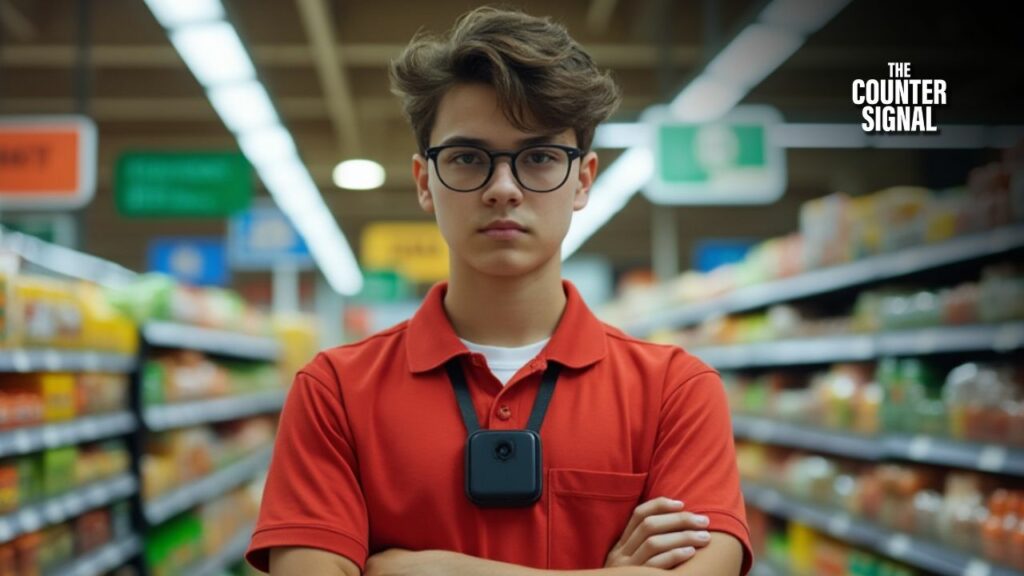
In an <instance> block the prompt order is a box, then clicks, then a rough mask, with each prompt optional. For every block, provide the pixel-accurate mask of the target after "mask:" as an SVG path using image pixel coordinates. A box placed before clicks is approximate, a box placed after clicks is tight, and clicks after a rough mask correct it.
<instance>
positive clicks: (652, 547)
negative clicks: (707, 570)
mask: <svg viewBox="0 0 1024 576" xmlns="http://www.w3.org/2000/svg"><path fill="white" fill-rule="evenodd" d="M682 510H683V503H682V502H679V501H678V500H671V499H669V498H655V499H653V500H648V501H647V502H644V503H643V504H641V505H639V506H637V507H636V510H634V511H633V516H632V517H631V518H630V519H629V524H627V525H626V529H625V530H624V531H623V532H622V536H621V537H620V538H619V541H618V542H616V543H615V546H613V547H612V549H611V551H610V552H608V557H607V559H606V560H605V563H604V565H605V568H609V567H612V566H649V567H652V568H663V569H666V570H671V569H672V568H675V567H676V566H679V565H680V564H682V563H684V562H686V561H687V560H689V559H690V558H693V556H694V554H696V553H697V549H698V548H702V547H704V546H707V544H708V542H710V541H711V537H710V535H709V534H708V532H707V531H706V530H705V528H707V526H708V519H707V518H706V517H704V516H698V515H696V514H690V513H689V512H683V511H682Z"/></svg>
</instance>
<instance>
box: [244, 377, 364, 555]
mask: <svg viewBox="0 0 1024 576" xmlns="http://www.w3.org/2000/svg"><path fill="white" fill-rule="evenodd" d="M315 362H316V361H314V364H315ZM311 366H312V365H311ZM314 367H315V366H314ZM325 373H326V371H325V370H323V369H320V370H318V371H311V370H309V367H307V369H306V370H304V371H302V372H299V374H298V375H297V376H296V377H295V381H294V384H293V385H292V388H291V390H290V391H289V393H288V397H287V399H286V401H285V404H284V408H283V410H282V412H281V419H280V424H279V427H278V431H277V438H276V440H275V443H274V455H273V458H272V459H271V464H270V470H269V472H268V475H267V481H266V487H265V489H264V492H263V503H262V505H261V507H260V515H259V520H258V522H257V524H256V530H255V532H254V533H253V536H252V541H251V542H250V545H249V550H248V552H246V556H245V557H246V560H247V561H248V562H249V563H250V564H251V565H252V566H253V567H255V568H256V569H258V570H262V571H264V572H267V571H269V564H270V549H271V548H275V547H287V546H300V547H306V548H317V549H321V550H325V551H328V552H332V553H334V554H339V555H341V556H345V557H346V558H348V559H349V560H351V561H352V562H354V563H355V564H357V565H358V566H359V567H360V569H362V568H363V567H364V565H365V563H366V557H367V540H368V536H367V534H368V524H367V514H366V503H365V500H364V498H363V493H362V489H361V488H360V484H359V474H358V464H357V460H356V454H355V450H354V448H353V443H352V435H351V431H350V430H349V427H348V422H347V418H346V417H345V410H344V405H343V402H342V397H341V394H340V391H339V386H338V384H337V383H336V382H325V380H328V378H326V377H324V376H326V374H325ZM314 374H315V375H316V376H314ZM321 374H324V376H321Z"/></svg>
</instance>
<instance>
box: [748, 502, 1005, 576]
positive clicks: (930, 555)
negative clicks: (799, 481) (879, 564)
mask: <svg viewBox="0 0 1024 576" xmlns="http://www.w3.org/2000/svg"><path fill="white" fill-rule="evenodd" d="M743 496H744V498H745V499H746V501H747V502H748V503H749V504H750V505H752V506H755V507H757V508H760V509H761V510H764V511H765V512H767V513H769V514H772V515H774V516H779V517H782V518H786V519H789V520H794V521H797V522H800V523H802V524H806V525H808V526H811V527H813V528H815V529H817V530H819V531H821V532H824V533H826V534H829V535H831V536H833V537H834V538H838V539H840V540H844V541H846V542H850V543H852V544H855V545H857V546H860V547H863V548H866V549H868V550H871V551H873V552H876V553H878V554H880V555H882V556H885V557H888V558H892V559H894V560H898V561H900V562H903V563H906V564H909V565H911V566H914V567H916V568H921V569H923V570H928V571H930V572H934V573H936V574H942V575H944V576H964V575H966V576H980V575H988V576H1020V572H1018V571H1016V570H1012V569H1010V568H1005V567H1001V566H996V565H993V564H990V563H988V562H985V561H984V560H981V559H979V558H976V557H974V556H971V555H970V554H967V553H964V552H961V551H958V550H956V549H954V548H951V547H949V546H946V545H943V544H939V543H936V542H931V541H928V540H925V539H922V538H916V537H913V536H910V535H907V534H903V533H901V532H896V531H893V530H889V529H887V528H883V527H881V526H878V525H876V524H874V523H872V522H867V521H864V520H860V519H858V518H854V517H853V516H850V515H849V514H847V513H846V512H843V511H841V510H835V509H831V508H828V507H825V506H818V505H815V504H808V503H805V502H801V501H799V500H796V499H795V498H791V497H789V496H787V495H785V494H782V493H781V492H779V491H778V490H775V489H772V488H768V487H764V486H757V485H755V484H753V483H749V482H744V485H743Z"/></svg>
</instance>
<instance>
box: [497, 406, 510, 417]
mask: <svg viewBox="0 0 1024 576" xmlns="http://www.w3.org/2000/svg"><path fill="white" fill-rule="evenodd" d="M511 417H512V409H511V408H509V407H508V404H502V405H501V408H498V419H499V420H508V419H509V418H511Z"/></svg>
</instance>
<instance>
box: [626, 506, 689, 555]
mask: <svg viewBox="0 0 1024 576" xmlns="http://www.w3.org/2000/svg"><path fill="white" fill-rule="evenodd" d="M707 520H708V518H707V516H701V515H699V514H691V513H690V512H675V513H671V514H656V515H653V516H648V517H647V518H644V519H643V520H641V521H640V523H639V524H637V526H636V528H635V529H634V530H633V533H632V534H630V536H629V538H628V539H627V540H626V542H625V544H623V546H622V552H623V554H625V555H627V556H632V555H633V554H635V553H636V550H637V548H639V547H640V546H641V545H642V544H643V543H644V542H645V541H646V540H647V539H648V538H650V537H651V536H656V535H658V534H668V533H670V532H684V531H686V530H703V529H705V528H707V526H708V521H707Z"/></svg>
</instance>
